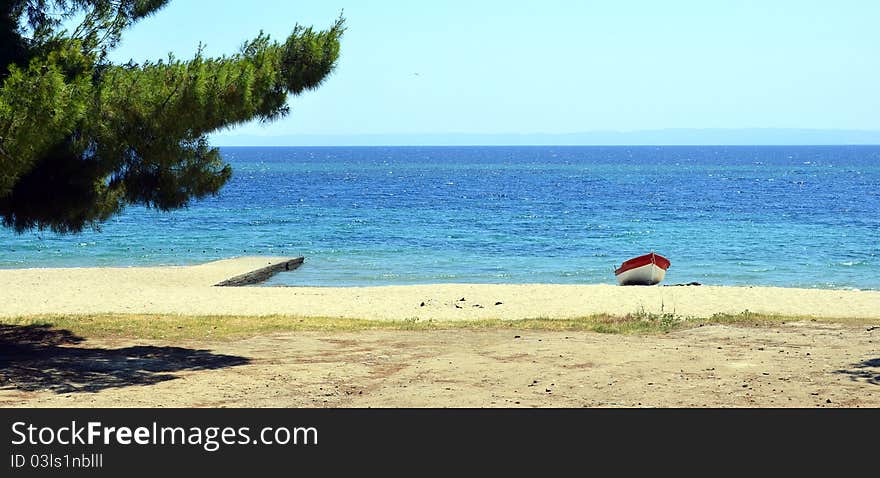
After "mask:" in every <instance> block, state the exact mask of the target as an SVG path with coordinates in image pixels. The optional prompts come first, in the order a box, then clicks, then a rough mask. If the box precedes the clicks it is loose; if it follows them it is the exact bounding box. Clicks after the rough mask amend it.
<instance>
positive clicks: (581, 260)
mask: <svg viewBox="0 0 880 478" xmlns="http://www.w3.org/2000/svg"><path fill="white" fill-rule="evenodd" d="M223 153H224V157H225V158H226V160H227V161H229V162H230V163H231V164H232V165H233V168H234V178H233V180H232V181H231V182H230V183H229V184H228V185H227V186H226V187H225V188H224V190H223V191H222V192H221V194H220V195H219V196H217V197H213V198H209V199H205V200H202V201H198V202H196V203H194V204H193V205H192V206H191V207H190V208H188V209H184V210H180V211H175V212H173V213H159V212H156V211H150V210H146V209H143V208H130V209H128V210H127V211H126V212H125V213H124V214H123V215H121V216H119V217H117V218H114V219H112V220H111V221H110V222H109V223H107V224H106V225H104V226H103V228H102V231H101V232H95V231H88V232H85V233H83V234H78V235H72V236H59V235H56V234H52V233H48V232H30V233H26V234H23V235H16V234H14V233H12V232H10V231H8V230H3V231H0V251H2V254H0V267H4V268H13V267H70V266H129V265H159V264H194V263H201V262H205V261H208V260H215V259H220V258H227V257H232V256H237V255H253V254H267V255H268V254H271V255H291V256H292V255H303V256H305V257H306V263H305V264H304V265H303V267H301V268H300V269H299V270H297V271H295V272H292V273H286V274H281V275H279V276H277V277H276V278H275V279H273V281H272V282H270V283H269V284H268V285H385V284H413V283H438V282H478V283H500V282H512V283H539V282H540V283H609V284H613V283H614V274H613V272H612V271H613V268H614V267H615V266H617V265H619V264H620V262H622V261H623V260H625V259H628V258H630V257H633V256H636V255H640V254H643V253H646V252H649V251H651V250H655V251H657V252H658V253H661V254H663V255H664V256H666V257H668V258H669V259H670V260H671V261H672V267H671V268H670V270H669V272H668V274H667V278H666V281H665V283H681V282H691V281H698V282H701V283H704V284H721V285H778V286H787V287H820V288H859V289H880V239H878V236H880V188H878V185H880V147H874V146H821V147H804V146H777V147H766V146H760V147H623V146H622V147H488V148H487V147H442V148H441V147H393V148H223Z"/></svg>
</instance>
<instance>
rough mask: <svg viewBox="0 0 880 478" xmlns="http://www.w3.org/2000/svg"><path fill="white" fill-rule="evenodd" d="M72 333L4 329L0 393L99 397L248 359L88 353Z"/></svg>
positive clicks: (175, 350)
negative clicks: (109, 390) (90, 394)
mask: <svg viewBox="0 0 880 478" xmlns="http://www.w3.org/2000/svg"><path fill="white" fill-rule="evenodd" d="M83 340H84V339H83V338H82V337H78V336H76V335H75V334H73V333H72V332H70V331H68V330H56V329H52V328H51V327H50V326H48V325H24V326H19V325H4V324H0V390H3V389H7V390H8V389H18V390H22V391H28V392H33V391H52V392H56V393H73V392H98V391H100V390H104V389H107V388H116V387H128V386H132V385H152V384H156V383H159V382H164V381H167V380H173V379H175V378H177V377H176V376H175V375H173V374H172V372H181V371H192V370H215V369H219V368H225V367H234V366H237V365H244V364H247V363H249V362H250V360H248V359H247V358H244V357H237V356H233V355H220V354H214V353H211V352H210V351H207V350H195V349H187V348H181V347H153V346H137V347H124V348H120V349H103V348H85V347H80V346H77V344H80V343H81V342H83Z"/></svg>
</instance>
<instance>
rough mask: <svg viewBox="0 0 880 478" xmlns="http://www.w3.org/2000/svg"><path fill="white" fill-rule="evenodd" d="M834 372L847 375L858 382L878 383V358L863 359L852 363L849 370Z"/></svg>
mask: <svg viewBox="0 0 880 478" xmlns="http://www.w3.org/2000/svg"><path fill="white" fill-rule="evenodd" d="M834 373H842V374H845V375H849V378H850V379H852V380H855V381H858V382H861V381H864V382H867V383H870V384H872V385H880V358H874V359H868V360H864V361H862V362H859V363H857V364H854V365H853V366H852V368H851V369H850V370H843V369H841V370H835V371H834Z"/></svg>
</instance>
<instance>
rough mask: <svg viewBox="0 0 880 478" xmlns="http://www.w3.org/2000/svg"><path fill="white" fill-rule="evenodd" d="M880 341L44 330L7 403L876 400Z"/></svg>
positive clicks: (727, 331)
mask: <svg viewBox="0 0 880 478" xmlns="http://www.w3.org/2000/svg"><path fill="white" fill-rule="evenodd" d="M47 334H49V335H51V334H52V333H51V332H48V333H47ZM62 342H63V341H62ZM878 343H880V328H877V327H873V328H872V327H866V326H856V325H846V324H835V323H824V322H812V321H806V322H786V323H785V324H784V325H775V326H773V327H754V326H726V325H712V326H704V327H697V328H692V329H686V330H678V331H674V332H671V333H669V334H651V335H615V334H598V333H594V332H575V331H542V330H468V329H457V330H432V331H387V330H383V331H377V330H373V331H359V332H295V333H292V332H285V333H276V334H266V335H260V336H254V337H249V338H243V339H237V340H232V341H219V342H218V341H211V340H202V339H198V340H183V341H181V340H175V341H161V340H131V339H88V340H86V341H84V342H81V343H76V344H64V343H61V344H56V343H54V342H53V341H52V340H43V341H42V345H39V346H35V347H33V348H28V349H25V350H24V351H22V352H20V353H17V354H15V355H13V356H10V357H5V359H6V361H5V363H6V365H5V366H4V368H3V369H2V370H0V406H3V407H10V406H12V407H18V406H27V407H848V408H854V407H878V406H880V357H878V352H877V345H878Z"/></svg>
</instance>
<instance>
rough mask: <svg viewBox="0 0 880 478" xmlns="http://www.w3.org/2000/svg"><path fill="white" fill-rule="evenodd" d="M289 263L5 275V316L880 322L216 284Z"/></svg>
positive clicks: (761, 305)
mask: <svg viewBox="0 0 880 478" xmlns="http://www.w3.org/2000/svg"><path fill="white" fill-rule="evenodd" d="M285 259H288V258H278V257H240V258H235V259H229V260H222V261H216V262H210V263H206V264H202V265H196V266H188V267H184V266H175V267H127V268H70V269H8V270H0V290H2V291H3V292H2V299H3V300H2V301H0V316H4V317H14V316H23V315H37V314H97V313H140V314H143V313H156V314H200V315H275V314H280V315H295V316H309V317H345V318H359V319H376V320H402V319H411V318H418V319H420V320H428V319H433V320H463V319H469V320H474V319H525V318H573V317H583V316H587V315H591V314H598V313H611V314H628V313H634V312H639V311H646V312H652V313H674V314H675V315H677V316H682V317H688V316H693V317H707V316H710V315H712V314H715V313H740V312H743V311H745V310H749V311H751V312H757V313H765V314H780V315H789V316H806V317H847V318H857V317H858V318H868V319H873V318H880V291H859V290H827V289H793V288H778V287H726V286H725V287H719V286H681V287H676V286H666V287H664V286H655V287H618V286H614V285H551V284H526V285H518V284H517V285H514V284H502V285H486V284H440V285H413V286H387V287H215V286H214V284H217V283H218V282H220V281H223V280H225V279H228V278H231V277H233V276H236V275H240V274H243V273H246V272H249V271H252V270H254V269H257V268H260V267H264V266H267V265H270V264H274V263H277V262H278V261H281V260H285ZM285 273H286V274H296V271H291V272H285ZM462 299H464V300H462Z"/></svg>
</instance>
